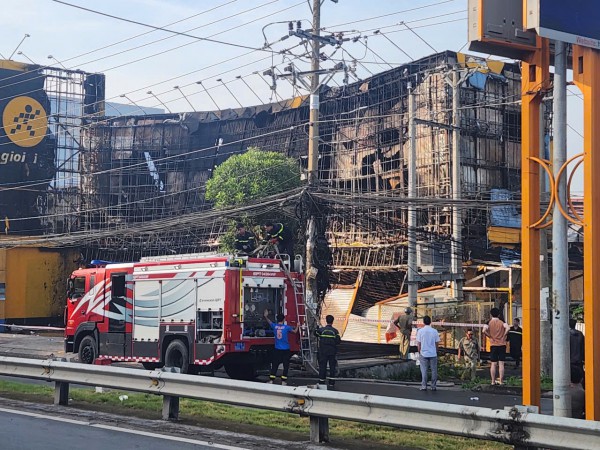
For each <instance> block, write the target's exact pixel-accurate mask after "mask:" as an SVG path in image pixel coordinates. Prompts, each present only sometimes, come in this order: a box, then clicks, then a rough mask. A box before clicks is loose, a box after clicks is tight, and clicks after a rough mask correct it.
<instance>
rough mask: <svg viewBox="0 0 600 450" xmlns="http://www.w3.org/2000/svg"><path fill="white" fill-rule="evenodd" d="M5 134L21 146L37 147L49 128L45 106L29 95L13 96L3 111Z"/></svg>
mask: <svg viewBox="0 0 600 450" xmlns="http://www.w3.org/2000/svg"><path fill="white" fill-rule="evenodd" d="M2 126H3V127H4V134H6V136H7V137H8V138H9V139H10V140H11V141H12V142H13V143H14V144H16V145H18V146H19V147H35V146H36V145H38V144H39V143H40V142H41V141H42V139H44V136H46V131H47V128H48V116H47V115H46V110H45V109H44V107H43V106H42V105H41V104H40V103H39V102H38V101H37V100H35V99H33V98H31V97H27V96H20V97H15V98H13V99H12V100H11V101H10V102H8V104H7V105H6V107H5V108H4V112H3V113H2Z"/></svg>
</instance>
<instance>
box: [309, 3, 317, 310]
mask: <svg viewBox="0 0 600 450" xmlns="http://www.w3.org/2000/svg"><path fill="white" fill-rule="evenodd" d="M312 13H313V26H312V42H311V44H312V57H311V75H310V95H309V96H310V119H309V120H310V124H309V129H308V185H309V188H312V189H314V188H316V187H317V186H318V185H319V53H320V52H319V50H320V48H321V42H320V40H319V39H318V37H319V35H320V28H321V2H320V0H313V2H312ZM315 220H316V219H315V216H314V214H312V213H311V215H310V217H309V219H308V226H307V230H306V234H307V236H306V305H307V306H308V307H309V308H310V309H311V311H312V312H313V313H316V311H317V304H318V300H319V299H318V288H317V270H318V269H317V268H316V267H315V265H314V262H313V255H314V251H315V247H316V241H317V226H316V223H315Z"/></svg>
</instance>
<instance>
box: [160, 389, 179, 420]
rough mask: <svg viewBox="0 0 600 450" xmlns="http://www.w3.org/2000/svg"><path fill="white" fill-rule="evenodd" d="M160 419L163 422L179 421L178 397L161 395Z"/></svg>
mask: <svg viewBox="0 0 600 450" xmlns="http://www.w3.org/2000/svg"><path fill="white" fill-rule="evenodd" d="M162 418H163V420H177V419H179V397H173V396H171V395H163V407H162Z"/></svg>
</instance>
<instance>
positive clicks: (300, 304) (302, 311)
mask: <svg viewBox="0 0 600 450" xmlns="http://www.w3.org/2000/svg"><path fill="white" fill-rule="evenodd" d="M276 251H277V256H278V257H279V260H280V261H281V267H282V268H283V271H284V273H285V276H286V277H287V279H288V281H289V282H290V284H291V285H292V287H293V289H294V304H295V305H296V316H297V317H298V324H299V327H298V331H299V333H300V357H301V358H302V364H303V365H304V368H306V369H307V370H311V371H312V372H313V373H318V371H319V370H318V369H317V367H316V364H315V362H316V361H315V360H316V358H315V356H316V345H317V343H316V340H315V339H314V336H312V333H311V332H310V331H311V330H310V326H309V320H308V316H307V311H308V310H307V308H306V304H305V303H304V283H303V282H302V281H300V280H298V279H295V278H293V277H292V274H291V273H290V269H289V267H290V264H291V260H290V257H289V255H285V256H287V264H286V261H285V260H284V259H283V256H284V255H281V254H280V253H279V251H278V250H277V249H276Z"/></svg>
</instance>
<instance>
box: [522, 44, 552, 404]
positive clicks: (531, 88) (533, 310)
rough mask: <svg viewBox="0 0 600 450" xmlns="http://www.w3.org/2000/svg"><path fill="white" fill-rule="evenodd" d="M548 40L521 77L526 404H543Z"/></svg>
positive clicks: (538, 46) (524, 64)
mask: <svg viewBox="0 0 600 450" xmlns="http://www.w3.org/2000/svg"><path fill="white" fill-rule="evenodd" d="M549 59H550V58H549V53H548V41H547V40H546V39H542V38H540V37H538V38H537V50H536V51H535V52H533V53H532V54H531V56H529V57H528V58H527V60H525V61H523V66H522V71H521V72H522V78H521V100H522V109H521V130H522V131H521V189H522V210H521V213H522V224H521V236H522V245H521V254H522V256H521V264H522V276H523V281H524V283H523V288H522V290H523V299H522V302H523V404H525V405H536V406H540V397H541V392H540V231H539V229H538V228H537V227H533V226H532V224H535V223H536V222H537V221H538V220H539V217H540V167H539V164H537V162H535V161H534V160H532V158H539V157H540V132H539V127H540V108H541V101H542V96H541V93H542V90H543V89H544V88H545V87H546V85H547V83H548V72H549Z"/></svg>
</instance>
